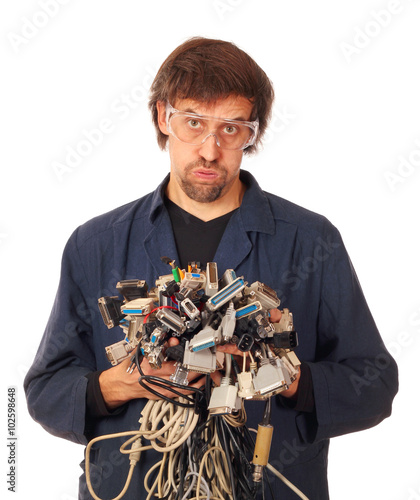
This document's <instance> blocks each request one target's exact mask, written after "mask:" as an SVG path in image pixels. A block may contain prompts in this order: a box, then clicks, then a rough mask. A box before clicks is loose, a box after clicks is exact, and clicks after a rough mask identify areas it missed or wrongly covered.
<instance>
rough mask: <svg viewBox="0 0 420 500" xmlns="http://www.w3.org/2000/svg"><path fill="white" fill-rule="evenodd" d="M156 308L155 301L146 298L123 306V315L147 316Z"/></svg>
mask: <svg viewBox="0 0 420 500" xmlns="http://www.w3.org/2000/svg"><path fill="white" fill-rule="evenodd" d="M153 308H154V303H153V299H151V298H149V297H146V298H144V299H134V300H131V301H130V302H126V303H125V304H123V305H122V306H121V312H122V313H123V314H130V315H131V316H133V315H138V316H146V314H149V313H150V311H151V310H152V309H153Z"/></svg>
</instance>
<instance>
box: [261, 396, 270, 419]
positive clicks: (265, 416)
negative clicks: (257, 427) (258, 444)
mask: <svg viewBox="0 0 420 500" xmlns="http://www.w3.org/2000/svg"><path fill="white" fill-rule="evenodd" d="M270 421H271V396H270V397H269V398H268V399H267V401H266V402H265V406H264V414H263V419H262V422H261V425H270Z"/></svg>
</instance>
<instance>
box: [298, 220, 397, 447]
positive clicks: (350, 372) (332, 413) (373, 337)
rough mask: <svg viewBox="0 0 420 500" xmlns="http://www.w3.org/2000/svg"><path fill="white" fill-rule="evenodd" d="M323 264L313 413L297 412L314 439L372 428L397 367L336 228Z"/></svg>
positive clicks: (388, 398)
mask: <svg viewBox="0 0 420 500" xmlns="http://www.w3.org/2000/svg"><path fill="white" fill-rule="evenodd" d="M328 239H329V241H330V242H331V243H330V246H331V248H332V249H333V251H331V253H330V254H329V256H328V259H326V261H325V262H324V266H323V271H322V281H321V282H322V286H321V297H320V301H319V310H318V321H317V347H316V358H315V360H314V361H313V362H308V363H307V364H308V366H309V368H310V372H311V377H312V383H313V394H314V402H315V411H314V412H312V413H300V414H298V415H297V425H298V429H299V432H300V434H301V437H302V438H303V440H304V441H306V442H315V441H318V440H321V439H328V438H331V437H334V436H338V435H342V434H347V433H351V432H356V431H360V430H363V429H367V428H369V427H373V426H374V425H376V424H378V423H380V422H381V421H382V420H383V419H384V418H386V417H388V416H389V415H390V414H391V407H392V401H393V398H394V396H395V395H396V393H397V391H398V369H397V365H396V363H395V361H394V359H393V358H392V357H391V355H390V354H389V352H388V351H387V349H386V347H385V345H384V343H383V341H382V339H381V337H380V334H379V332H378V329H377V327H376V325H375V322H374V320H373V318H372V315H371V313H370V311H369V308H368V305H367V303H366V300H365V297H364V295H363V292H362V290H361V287H360V284H359V281H358V279H357V276H356V273H355V271H354V269H353V266H352V264H351V261H350V258H349V256H348V254H347V252H346V250H345V247H344V244H343V241H342V239H341V236H340V234H339V233H338V231H337V230H336V229H335V228H333V232H332V236H329V238H328Z"/></svg>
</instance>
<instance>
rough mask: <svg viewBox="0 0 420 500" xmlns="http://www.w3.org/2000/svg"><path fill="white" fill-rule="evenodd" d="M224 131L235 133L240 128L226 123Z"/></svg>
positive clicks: (228, 133)
mask: <svg viewBox="0 0 420 500" xmlns="http://www.w3.org/2000/svg"><path fill="white" fill-rule="evenodd" d="M223 133H225V134H226V135H235V134H237V133H238V129H237V128H236V127H235V126H233V125H226V126H225V127H224V129H223Z"/></svg>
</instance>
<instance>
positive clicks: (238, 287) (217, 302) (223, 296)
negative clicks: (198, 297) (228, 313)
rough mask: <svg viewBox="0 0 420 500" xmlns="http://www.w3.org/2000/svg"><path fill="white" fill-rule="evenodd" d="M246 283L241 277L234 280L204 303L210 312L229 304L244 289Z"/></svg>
mask: <svg viewBox="0 0 420 500" xmlns="http://www.w3.org/2000/svg"><path fill="white" fill-rule="evenodd" d="M245 286H246V282H245V281H244V279H243V277H240V278H236V279H235V280H234V281H232V283H230V284H229V285H227V286H225V287H224V288H222V289H221V290H220V291H219V292H217V293H216V294H215V295H213V297H210V298H209V300H208V301H207V302H206V304H207V308H208V309H209V310H210V311H216V310H217V309H219V308H220V307H222V306H223V305H224V304H226V302H229V301H230V300H232V299H233V298H234V297H236V296H237V295H238V294H239V293H241V292H242V290H243V289H244V288H245Z"/></svg>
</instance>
